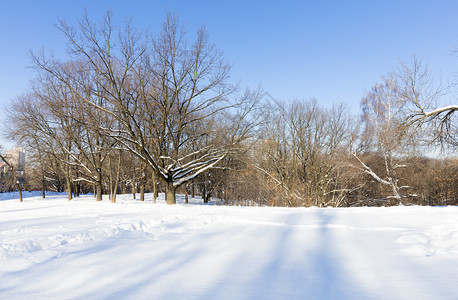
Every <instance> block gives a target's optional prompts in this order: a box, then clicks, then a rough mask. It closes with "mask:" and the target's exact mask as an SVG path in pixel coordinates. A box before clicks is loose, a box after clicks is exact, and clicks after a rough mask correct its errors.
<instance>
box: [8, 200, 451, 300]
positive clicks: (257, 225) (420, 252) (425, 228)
mask: <svg viewBox="0 0 458 300" xmlns="http://www.w3.org/2000/svg"><path fill="white" fill-rule="evenodd" d="M161 196H162V197H161V198H160V199H159V200H160V201H159V203H157V204H153V203H152V202H151V201H146V202H139V201H135V200H133V199H132V196H131V195H122V196H118V203H115V204H113V203H109V202H108V201H107V200H104V201H102V202H96V201H94V198H93V197H92V196H81V197H79V198H77V199H74V200H72V201H67V200H66V196H63V195H58V194H56V195H53V196H49V197H47V198H46V199H41V198H40V197H38V196H35V195H30V197H28V198H25V199H24V202H23V203H19V202H18V200H17V199H14V197H11V196H8V195H7V194H4V195H1V196H0V199H4V200H3V201H0V298H2V299H30V298H53V299H103V298H105V299H454V298H455V299H456V297H457V295H458V287H457V285H456V280H457V277H458V208H457V207H390V208H326V209H321V208H269V207H262V208H261V207H224V206H216V205H202V204H200V201H199V200H198V199H192V201H191V204H189V205H185V204H179V205H174V206H168V205H165V204H164V203H163V202H164V198H163V195H161ZM1 197H3V198H1ZM149 197H150V198H151V196H149ZM8 199H9V200H8ZM177 200H178V201H179V202H180V201H181V203H182V202H183V199H182V198H180V196H178V198H177Z"/></svg>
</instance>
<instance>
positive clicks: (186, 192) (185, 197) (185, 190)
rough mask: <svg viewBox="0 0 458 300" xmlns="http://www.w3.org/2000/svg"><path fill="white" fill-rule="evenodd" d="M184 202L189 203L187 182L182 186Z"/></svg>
mask: <svg viewBox="0 0 458 300" xmlns="http://www.w3.org/2000/svg"><path fill="white" fill-rule="evenodd" d="M184 203H186V204H188V203H189V200H188V185H187V184H186V185H185V186H184Z"/></svg>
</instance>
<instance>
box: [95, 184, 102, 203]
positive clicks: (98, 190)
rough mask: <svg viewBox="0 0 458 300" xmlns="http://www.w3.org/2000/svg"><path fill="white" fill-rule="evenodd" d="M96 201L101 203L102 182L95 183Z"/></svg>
mask: <svg viewBox="0 0 458 300" xmlns="http://www.w3.org/2000/svg"><path fill="white" fill-rule="evenodd" d="M96 189H97V201H102V182H97V183H96Z"/></svg>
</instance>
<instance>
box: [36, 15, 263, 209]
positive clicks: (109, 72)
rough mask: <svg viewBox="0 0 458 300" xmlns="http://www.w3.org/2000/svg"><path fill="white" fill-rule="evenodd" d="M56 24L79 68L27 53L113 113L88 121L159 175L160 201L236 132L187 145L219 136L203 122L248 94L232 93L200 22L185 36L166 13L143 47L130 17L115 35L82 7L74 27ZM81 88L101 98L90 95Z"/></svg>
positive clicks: (225, 68)
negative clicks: (192, 35) (191, 37)
mask: <svg viewBox="0 0 458 300" xmlns="http://www.w3.org/2000/svg"><path fill="white" fill-rule="evenodd" d="M59 29H60V30H61V31H62V32H63V33H64V35H65V36H66V37H67V39H68V51H69V53H70V54H71V55H72V57H74V60H73V61H72V62H70V64H71V65H73V66H75V65H76V66H77V67H78V68H79V72H76V73H75V72H74V69H69V68H66V67H65V65H64V64H62V63H59V62H58V61H56V60H52V59H51V60H49V59H47V58H46V57H44V56H43V55H33V56H32V58H33V62H34V63H35V66H36V67H37V69H39V70H40V71H41V72H44V73H47V74H49V75H50V76H52V77H54V78H56V80H58V81H60V83H61V84H62V85H64V86H65V88H66V89H69V90H70V92H71V94H72V97H74V98H75V99H78V101H83V102H85V103H87V104H88V105H90V106H92V107H93V108H94V109H97V110H99V111H101V112H103V113H105V114H106V115H109V116H111V117H113V118H114V119H116V122H117V123H118V124H119V127H111V126H105V125H103V124H100V123H97V124H94V125H95V126H97V128H98V132H102V133H103V134H104V135H105V136H107V137H109V138H112V139H114V140H115V141H116V142H117V143H118V144H119V145H121V146H122V147H123V148H124V149H127V150H129V151H130V152H132V153H134V154H135V155H137V156H138V157H139V158H140V159H141V160H142V161H143V162H144V164H145V165H147V166H149V167H150V168H151V169H152V170H153V171H154V172H155V174H156V175H157V176H158V177H159V178H160V179H161V180H162V181H163V182H164V183H165V187H166V195H167V196H166V198H167V203H169V204H173V203H175V202H176V200H175V190H176V188H177V187H179V186H181V185H182V184H185V183H186V182H188V181H190V180H192V179H193V178H195V177H196V176H198V175H199V174H202V173H204V172H206V171H208V170H209V169H211V168H213V167H215V166H216V165H217V164H218V163H220V162H221V161H222V160H223V159H224V158H225V157H226V156H227V155H228V154H229V153H230V152H231V149H233V148H234V146H235V144H237V143H238V142H239V141H240V140H242V139H243V137H244V136H235V135H232V138H231V139H228V140H225V141H224V143H218V146H215V144H213V143H211V144H210V143H209V144H208V146H206V147H204V148H200V149H197V150H192V147H191V145H192V144H193V143H195V141H196V140H199V139H220V140H221V136H220V134H219V133H220V132H219V131H218V130H216V128H210V127H208V125H209V124H210V123H211V120H212V119H214V118H217V117H220V118H223V117H225V114H229V113H230V109H232V108H234V107H236V106H238V105H240V104H241V103H243V102H246V101H249V100H251V98H252V97H255V95H254V94H246V95H245V96H244V97H241V99H239V100H238V101H233V99H234V97H233V96H234V95H235V92H236V87H234V86H232V85H230V84H228V78H229V70H230V66H229V65H228V64H227V63H225V61H224V59H223V56H222V52H221V51H220V50H219V49H217V48H216V47H215V46H214V45H212V44H210V42H209V40H208V35H207V33H206V30H205V28H201V29H200V30H199V31H198V33H197V38H196V40H195V41H194V42H193V43H189V42H188V40H187V39H186V37H185V34H184V29H183V28H181V27H180V23H179V20H178V17H176V16H175V15H171V14H169V15H168V16H167V20H166V22H165V23H164V26H163V29H162V32H161V34H160V35H159V37H158V38H157V39H153V40H152V42H151V47H149V46H148V44H147V42H148V40H147V38H146V37H145V36H143V35H140V34H137V33H136V32H135V31H134V30H133V29H132V27H131V26H130V24H127V25H126V27H125V28H124V30H120V31H119V32H118V37H119V38H117V39H116V34H115V32H116V31H115V29H114V26H113V25H112V21H111V14H110V13H108V14H107V15H106V17H105V21H104V23H103V24H102V26H101V27H97V26H96V25H95V24H93V23H91V21H90V20H89V17H88V16H87V14H86V15H85V16H84V17H83V19H82V20H81V21H80V26H79V30H77V29H75V28H73V27H70V26H68V25H67V24H66V23H65V22H64V21H61V23H60V26H59ZM75 62H76V63H75ZM67 64H68V63H67ZM83 74H84V76H82V75H83ZM87 78H91V80H90V82H88V80H87ZM87 93H89V94H91V97H95V98H100V99H103V100H104V103H106V106H102V105H99V104H97V103H95V102H94V101H91V100H90V99H91V97H87V95H86V94H87ZM231 96H232V98H231ZM219 128H221V126H220V127H219ZM223 130H226V128H224V129H223ZM224 136H227V135H224Z"/></svg>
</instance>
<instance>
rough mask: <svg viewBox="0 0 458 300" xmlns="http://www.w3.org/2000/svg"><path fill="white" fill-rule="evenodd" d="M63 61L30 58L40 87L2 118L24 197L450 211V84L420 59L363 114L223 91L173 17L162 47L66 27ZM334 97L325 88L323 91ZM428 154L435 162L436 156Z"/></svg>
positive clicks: (218, 68) (198, 43)
mask: <svg viewBox="0 0 458 300" xmlns="http://www.w3.org/2000/svg"><path fill="white" fill-rule="evenodd" d="M58 28H59V30H60V31H61V32H62V33H63V34H64V35H65V36H66V38H67V51H68V57H67V58H66V59H65V60H60V59H57V58H54V57H53V56H52V55H46V54H45V53H32V54H31V59H32V62H33V65H34V67H35V70H36V74H37V77H36V79H35V80H34V81H33V82H32V84H31V87H30V90H29V91H28V92H27V93H24V94H23V95H21V96H19V97H17V98H16V99H15V100H14V101H13V103H12V104H11V107H10V111H9V120H8V124H9V136H10V137H11V138H12V139H14V140H16V141H17V142H18V143H19V144H20V145H22V146H23V147H24V148H25V149H26V152H27V157H28V158H27V159H28V162H27V170H26V180H27V182H28V184H29V187H30V189H39V190H48V191H67V192H68V199H69V200H70V199H72V197H75V196H78V195H79V193H89V192H94V195H95V196H96V199H97V200H98V201H100V200H102V194H109V195H110V199H111V201H113V202H115V201H116V194H119V193H133V194H134V195H135V194H136V193H140V200H144V193H145V192H153V193H154V195H156V196H155V198H156V197H157V193H159V192H165V193H166V200H167V203H168V204H174V203H176V200H175V194H176V192H179V193H184V194H186V195H188V194H192V195H193V196H194V195H196V194H199V195H201V196H202V198H203V199H204V201H205V202H208V201H209V199H210V197H215V198H219V199H222V200H223V202H224V203H225V204H227V205H269V206H336V207H342V206H344V207H349V206H372V205H374V206H382V205H399V204H403V205H408V204H418V205H457V204H458V157H457V156H456V155H454V156H453V155H452V156H450V155H448V156H447V157H446V158H438V157H439V156H440V155H439V156H438V155H436V156H431V155H428V154H430V153H431V152H433V151H435V150H436V149H437V148H438V147H440V148H441V149H442V150H443V149H448V150H449V152H450V153H453V151H454V150H456V149H457V146H458V140H457V136H458V135H457V133H458V132H457V115H456V114H455V112H456V111H457V110H458V106H457V105H448V106H439V105H438V103H439V101H440V100H441V99H442V98H443V97H444V96H447V95H450V94H451V93H452V92H453V90H452V88H453V87H454V84H449V83H442V82H435V81H434V78H432V76H431V74H430V72H429V71H428V69H427V68H426V67H424V66H422V63H421V62H420V61H418V60H414V61H413V63H412V64H411V65H401V66H400V67H399V68H398V69H397V70H395V71H394V72H392V73H390V74H388V75H387V76H385V77H383V78H382V80H381V82H379V83H375V84H374V86H373V88H372V89H371V90H370V91H369V92H367V94H366V96H365V97H364V98H363V99H362V100H361V115H359V116H355V115H354V114H352V113H351V112H350V110H349V108H348V107H346V106H345V104H337V105H334V106H333V107H331V108H327V107H322V106H320V104H319V102H318V101H317V100H294V101H288V102H281V101H270V100H269V99H265V97H263V93H262V91H252V90H245V91H243V90H241V89H240V88H239V87H238V86H237V85H233V84H231V82H230V71H231V67H230V65H229V64H228V63H227V62H226V61H225V59H224V57H223V54H222V51H221V50H220V49H218V48H217V47H216V46H215V45H213V44H212V43H211V42H210V40H209V37H208V35H207V31H206V30H205V28H204V27H202V28H201V29H199V31H198V32H197V34H196V35H195V38H194V39H191V40H190V38H189V36H188V34H186V31H185V29H184V28H183V26H182V24H181V23H180V21H179V19H178V17H177V16H175V15H173V14H169V15H168V16H167V20H166V21H165V22H164V25H163V28H162V31H161V32H160V34H159V35H158V36H157V37H154V38H153V37H150V36H149V35H147V34H144V33H142V32H141V31H137V30H136V29H135V28H133V27H132V26H131V24H130V23H127V24H126V26H125V27H124V28H120V29H117V28H116V27H115V26H114V25H113V23H112V17H111V15H110V14H109V13H108V14H107V15H106V17H105V20H104V22H103V23H101V24H95V23H93V22H92V21H91V20H90V18H89V17H88V16H87V15H85V16H83V18H82V19H81V20H80V23H79V26H77V27H72V26H69V25H68V24H67V23H66V22H65V21H61V22H60V24H59V26H58ZM330 88H332V87H330ZM433 157H434V158H433Z"/></svg>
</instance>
